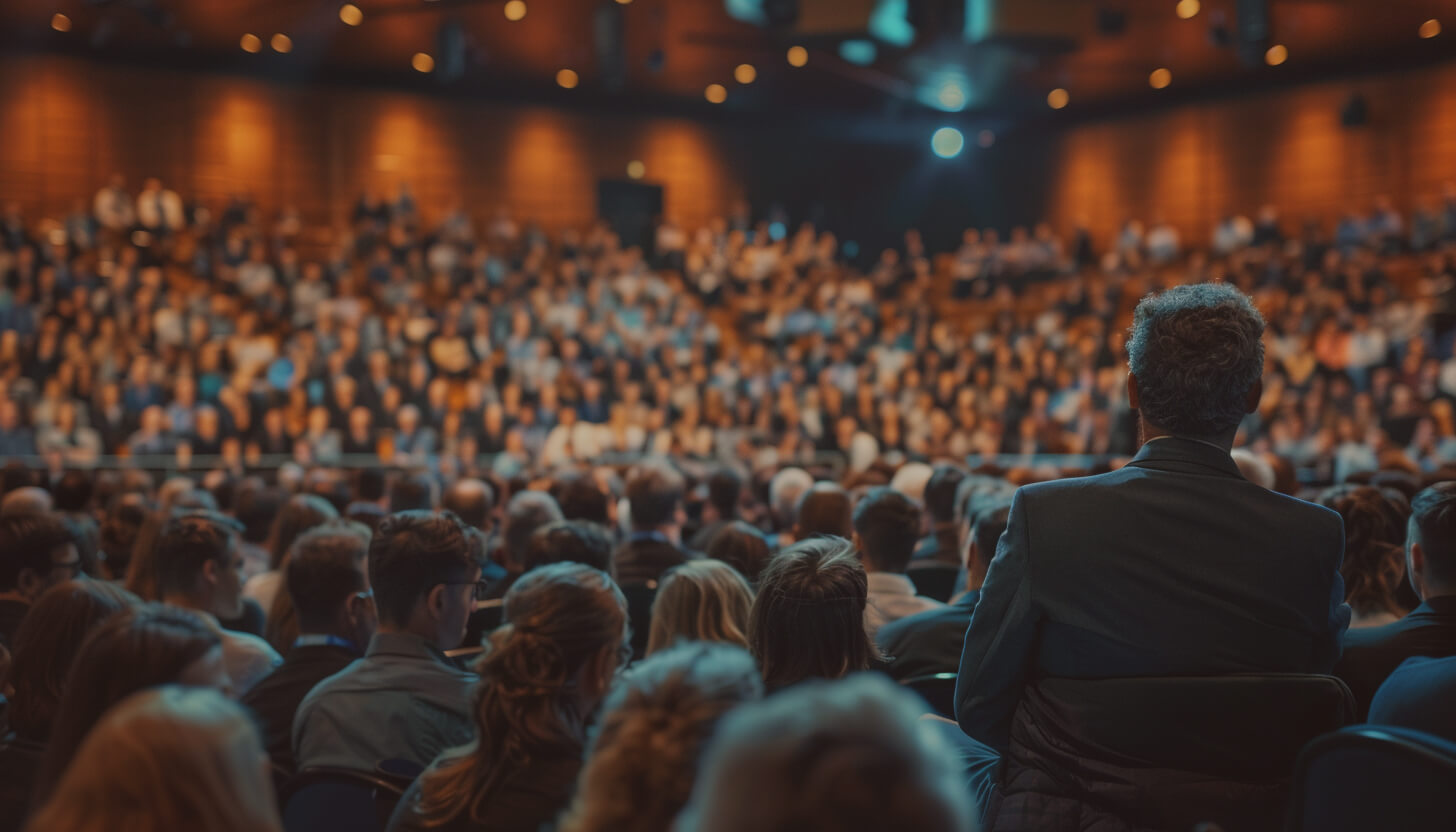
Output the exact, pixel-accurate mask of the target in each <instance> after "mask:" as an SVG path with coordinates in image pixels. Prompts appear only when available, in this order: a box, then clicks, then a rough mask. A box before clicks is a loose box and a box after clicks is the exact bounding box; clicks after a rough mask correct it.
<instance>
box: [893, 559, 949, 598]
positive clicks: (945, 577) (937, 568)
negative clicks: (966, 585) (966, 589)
mask: <svg viewBox="0 0 1456 832" xmlns="http://www.w3.org/2000/svg"><path fill="white" fill-rule="evenodd" d="M905 574H906V576H908V577H909V578H910V581H911V582H912V583H914V584H915V594H916V595H923V596H925V597H926V598H934V599H935V600H937V601H940V602H942V603H944V602H946V601H949V600H950V597H951V596H952V595H954V594H955V591H956V590H957V589H959V588H960V576H961V568H960V567H959V566H950V565H948V564H943V563H932V564H927V565H925V566H916V565H915V564H913V563H912V564H911V565H910V568H909V569H907V570H906V571H905Z"/></svg>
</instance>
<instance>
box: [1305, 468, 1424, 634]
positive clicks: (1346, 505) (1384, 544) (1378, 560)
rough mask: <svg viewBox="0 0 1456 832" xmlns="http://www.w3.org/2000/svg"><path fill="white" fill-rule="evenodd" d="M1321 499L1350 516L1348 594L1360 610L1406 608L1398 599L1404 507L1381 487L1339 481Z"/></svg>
mask: <svg viewBox="0 0 1456 832" xmlns="http://www.w3.org/2000/svg"><path fill="white" fill-rule="evenodd" d="M1319 504H1320V505H1322V506H1325V507H1326V508H1330V509H1334V510H1335V511H1337V512H1339V514H1340V517H1341V518H1343V519H1344V521H1345V558H1344V560H1343V561H1341V563H1340V575H1341V577H1343V578H1344V579H1345V600H1346V601H1348V602H1349V604H1350V607H1351V609H1353V610H1354V611H1355V614H1356V615H1359V616H1372V615H1379V614H1381V613H1390V614H1391V615H1395V616H1397V617H1399V616H1403V615H1405V614H1406V610H1405V609H1404V608H1403V607H1401V605H1400V602H1399V601H1398V600H1396V598H1397V596H1396V593H1397V592H1398V591H1399V588H1400V582H1401V581H1402V580H1404V579H1405V549H1404V547H1403V546H1402V544H1403V542H1404V541H1405V518H1404V517H1403V516H1402V514H1403V512H1402V511H1401V509H1400V507H1399V506H1398V505H1396V504H1395V503H1394V502H1392V501H1391V499H1390V498H1389V497H1387V496H1386V495H1385V494H1383V493H1381V491H1380V489H1378V488H1375V487H1372V486H1368V485H1337V486H1334V487H1332V488H1327V489H1325V490H1324V491H1323V492H1322V493H1321V494H1320V495H1319Z"/></svg>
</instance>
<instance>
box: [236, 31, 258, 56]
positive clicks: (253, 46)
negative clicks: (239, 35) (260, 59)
mask: <svg viewBox="0 0 1456 832" xmlns="http://www.w3.org/2000/svg"><path fill="white" fill-rule="evenodd" d="M238 45H239V46H241V47H243V51H244V52H253V53H257V52H260V51H262V49H263V39H262V38H260V37H258V36H257V35H254V34H247V35H243V39H242V40H240V41H238Z"/></svg>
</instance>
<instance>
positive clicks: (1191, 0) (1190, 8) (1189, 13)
mask: <svg viewBox="0 0 1456 832" xmlns="http://www.w3.org/2000/svg"><path fill="white" fill-rule="evenodd" d="M1202 8H1203V4H1202V3H1200V2H1198V0H1178V5H1177V7H1176V8H1175V9H1174V11H1175V12H1177V14H1178V17H1180V18H1182V19H1183V20H1188V19H1189V18H1192V17H1195V16H1196V15H1197V14H1198V12H1199V10H1200V9H1202Z"/></svg>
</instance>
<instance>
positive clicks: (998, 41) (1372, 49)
mask: <svg viewBox="0 0 1456 832" xmlns="http://www.w3.org/2000/svg"><path fill="white" fill-rule="evenodd" d="M354 2H355V4H356V5H357V6H358V7H359V8H360V9H361V10H362V12H363V21H362V23H361V25H359V26H355V27H351V26H347V25H345V24H344V23H343V22H341V20H340V17H339V8H340V2H338V0H0V49H3V50H4V51H7V52H13V51H15V50H43V51H56V52H64V53H72V54H81V55H87V56H92V57H96V58H101V59H107V60H123V61H128V62H136V63H147V64H157V65H164V66H174V67H178V68H185V69H189V70H207V71H222V72H238V73H246V74H256V75H262V76H268V77H277V78H283V79H288V80H327V81H355V82H362V83H384V84H391V85H409V86H418V87H421V88H436V89H440V90H442V91H445V92H452V93H458V94H462V95H481V96H492V97H497V96H499V97H509V98H524V99H533V100H545V101H549V102H553V103H564V104H572V103H579V104H582V105H584V106H592V107H606V108H620V109H623V110H641V109H654V110H681V111H691V112H698V113H702V114H705V115H706V114H713V113H720V112H721V113H725V114H729V113H731V114H733V115H734V116H735V117H741V116H743V115H745V114H773V115H775V116H778V117H783V116H785V115H788V116H791V117H793V116H798V115H800V114H804V113H815V114H817V113H836V114H839V113H842V114H859V115H864V114H872V115H885V114H889V115H904V116H912V117H913V116H916V115H928V114H931V113H935V112H937V111H943V110H950V111H962V110H963V111H965V112H967V113H969V114H983V115H987V116H993V115H994V116H1017V115H1026V114H1030V113H1036V114H1040V115H1045V114H1047V113H1048V112H1049V111H1048V110H1047V104H1046V100H1047V93H1048V91H1050V90H1051V89H1053V88H1057V87H1061V88H1065V89H1066V90H1068V92H1069V93H1070V97H1071V102H1072V103H1071V106H1069V107H1068V108H1067V110H1066V111H1065V112H1066V113H1067V114H1069V115H1075V114H1077V113H1078V112H1082V113H1089V112H1095V111H1105V110H1106V109H1108V108H1120V107H1145V106H1156V105H1158V104H1159V103H1161V102H1164V101H1168V100H1176V99H1180V98H1186V97H1188V96H1196V95H1204V94H1210V93H1222V92H1237V91H1240V90H1243V89H1247V88H1252V87H1257V86H1261V85H1268V84H1279V83H1285V82H1289V81H1293V80H1305V79H1309V78H1317V77H1328V76H1332V75H1339V74H1348V73H1352V72H1367V71H1376V70H1379V69H1382V68H1386V67H1395V66H1409V65H1411V64H1412V63H1413V62H1422V61H1436V60H1444V59H1447V58H1452V57H1456V0H1379V2H1376V0H1269V2H1268V5H1269V9H1270V18H1271V27H1272V40H1271V42H1273V43H1280V44H1283V45H1285V46H1286V47H1287V49H1288V55H1289V58H1288V61H1287V62H1286V63H1285V64H1284V65H1282V66H1278V67H1270V66H1265V65H1264V63H1263V62H1262V60H1259V61H1257V62H1254V63H1252V64H1250V63H1248V62H1243V61H1241V60H1240V58H1239V56H1238V54H1237V52H1236V49H1235V48H1234V47H1233V46H1232V45H1229V44H1225V45H1220V44H1218V43H1216V42H1215V41H1216V38H1215V37H1214V36H1213V35H1212V34H1211V33H1212V32H1215V30H1217V29H1218V28H1219V23H1220V21H1222V25H1223V28H1224V30H1226V31H1228V32H1230V33H1232V32H1233V31H1234V30H1235V28H1236V19H1235V13H1236V6H1238V5H1240V2H1239V0H1202V2H1201V4H1200V6H1201V8H1200V9H1199V11H1198V13H1197V14H1196V15H1195V16H1193V17H1192V18H1191V19H1188V20H1183V19H1180V18H1179V17H1178V15H1177V14H1175V6H1176V5H1177V4H1176V2H1175V0H1105V1H1104V0H967V2H966V4H965V7H964V8H963V7H962V6H960V5H958V4H959V3H960V0H902V2H905V3H907V4H908V5H910V6H914V7H915V8H917V9H929V11H927V12H926V14H927V15H928V17H927V18H926V21H928V22H926V23H923V24H922V27H921V31H919V32H918V33H917V35H916V39H915V41H914V43H913V44H911V45H910V46H909V47H908V48H904V49H899V48H894V47H889V46H885V45H883V44H881V45H880V47H879V49H878V54H877V55H876V57H875V58H874V60H873V61H872V62H870V63H869V64H868V65H864V66H857V65H854V64H851V63H849V62H847V61H845V60H844V59H842V58H841V57H840V56H839V54H838V51H839V46H840V43H841V42H842V41H843V40H845V39H847V38H850V37H854V36H855V35H856V33H855V32H852V31H829V32H820V33H818V34H807V33H805V32H802V31H792V30H782V29H770V28H764V27H759V26H755V25H752V24H749V23H743V22H739V21H736V20H734V19H732V18H730V17H729V15H728V13H727V11H726V10H725V2H724V0H630V2H629V3H627V4H619V3H618V2H614V0H524V2H525V3H526V8H527V13H526V15H525V17H524V18H523V19H521V20H519V21H516V22H512V21H510V20H507V19H506V15H505V13H504V10H505V6H506V3H505V0H354ZM800 2H801V3H803V4H812V3H820V4H822V3H826V2H827V3H845V4H850V5H852V4H854V3H868V2H869V0H800ZM998 3H999V5H1000V6H1001V7H1003V8H1005V9H1014V10H1015V12H1016V15H1015V16H1016V17H1019V18H1021V19H1022V20H1023V23H1024V25H1021V26H1020V27H1012V28H1011V29H1007V30H1003V31H999V32H998V31H993V32H990V34H991V35H994V37H991V38H990V39H988V40H985V41H983V42H980V43H977V44H974V45H972V44H968V43H967V42H966V37H965V36H964V33H963V30H962V27H963V25H964V19H963V13H964V14H970V15H977V14H978V12H977V8H987V9H989V8H995V7H997V6H998ZM839 8H841V9H842V8H844V7H843V6H841V7H839ZM1099 11H1111V12H1114V13H1116V15H1114V17H1116V16H1117V15H1120V16H1121V20H1122V22H1123V25H1122V26H1121V27H1120V31H1116V30H1118V29H1119V27H1118V26H1116V25H1113V26H1111V27H1110V29H1111V30H1113V31H1108V30H1107V28H1109V27H1106V26H1105V24H1107V23H1109V22H1110V23H1113V24H1115V23H1116V22H1117V20H1115V19H1114V20H1112V21H1108V20H1107V19H1106V18H1105V17H1104V18H1101V19H1100V20H1101V23H1103V24H1104V26H1103V27H1099V15H1098V12H1099ZM56 12H62V13H64V14H66V15H67V16H68V17H69V19H70V21H71V29H70V31H68V32H64V33H61V32H56V31H53V30H52V28H51V20H52V15H53V14H55V13H56ZM1429 18H1437V19H1443V22H1444V23H1445V24H1446V26H1447V27H1449V31H1447V32H1445V33H1444V34H1442V35H1441V36H1439V37H1436V38H1433V39H1430V40H1423V39H1421V38H1419V37H1418V36H1417V30H1418V28H1419V27H1420V25H1421V23H1422V22H1423V21H1425V20H1427V19H1429ZM450 24H458V28H457V29H456V31H458V32H459V33H461V34H462V35H463V39H464V42H465V44H466V47H467V48H466V49H465V54H466V56H467V57H466V59H465V62H464V67H463V73H462V74H461V75H460V76H459V77H458V78H454V79H451V78H449V77H448V76H449V74H450V73H449V72H448V71H447V67H446V66H445V63H446V62H445V60H444V55H443V51H442V49H441V46H440V45H439V38H440V33H441V31H442V28H444V27H447V26H448V25H450ZM604 24H605V25H604ZM614 28H615V29H616V31H619V32H620V39H618V38H617V37H616V36H615V35H613V34H612V32H611V30H613V29H614ZM1013 29H1014V31H1013ZM604 30H605V31H604ZM246 33H252V34H256V35H258V36H260V38H261V40H262V43H263V45H262V49H261V51H260V52H258V53H257V54H248V53H246V52H244V51H243V50H242V49H241V48H240V46H239V43H240V38H241V37H242V36H243V35H244V34H246ZM275 33H284V34H287V35H288V36H289V37H290V38H291V40H292V50H291V51H290V52H289V53H288V54H278V53H276V52H274V51H273V50H272V49H271V48H270V46H269V45H268V44H269V41H270V39H271V37H272V36H273V35H274V34H275ZM860 36H862V34H860ZM599 41H606V42H617V43H620V44H621V52H620V55H621V58H620V63H618V64H617V66H619V67H620V70H619V71H617V72H614V70H613V65H612V62H611V61H610V60H604V59H603V58H602V54H603V53H602V51H601V50H600V49H599V47H598V42H599ZM793 45H803V46H806V47H808V49H809V60H808V64H807V66H804V67H803V68H794V67H791V66H790V65H789V63H788V61H787V60H786V58H785V55H786V51H787V49H788V48H789V47H790V46H793ZM1259 51H1261V50H1259ZM417 52H426V53H430V54H431V55H432V56H433V57H434V58H435V59H436V69H435V71H434V72H433V73H431V74H429V75H423V74H420V73H418V72H415V71H414V70H412V69H411V68H410V63H411V58H412V56H413V55H414V54H415V53H417ZM740 63H750V64H752V65H754V66H755V67H756V69H757V78H756V80H754V81H753V82H752V83H751V84H747V85H744V84H740V83H737V82H735V80H734V68H735V67H736V66H737V65H738V64H740ZM1160 67H1162V68H1166V69H1168V70H1169V71H1170V72H1171V73H1172V83H1171V85H1169V86H1168V88H1167V89H1163V90H1153V89H1152V88H1151V87H1150V86H1149V73H1150V72H1152V71H1153V70H1154V69H1157V68H1160ZM563 68H571V69H573V70H575V71H576V72H577V73H578V74H579V76H580V85H579V86H578V87H577V88H576V89H573V90H563V89H561V88H559V87H558V86H557V85H556V84H555V82H554V79H555V77H556V74H557V72H558V71H559V70H561V69H563ZM0 83H3V82H0ZM714 83H717V84H722V85H724V86H725V87H726V90H727V100H726V102H725V103H724V104H723V105H722V106H721V107H718V108H717V109H716V110H715V105H713V104H710V103H709V102H707V101H706V100H705V96H704V91H705V89H706V88H707V86H708V85H709V84H714ZM947 88H950V91H949V93H947V92H946V90H947ZM948 104H949V105H952V106H946V105H948Z"/></svg>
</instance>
